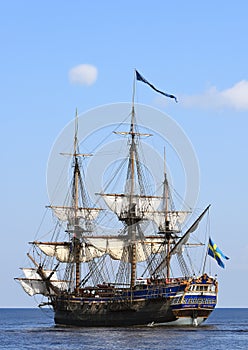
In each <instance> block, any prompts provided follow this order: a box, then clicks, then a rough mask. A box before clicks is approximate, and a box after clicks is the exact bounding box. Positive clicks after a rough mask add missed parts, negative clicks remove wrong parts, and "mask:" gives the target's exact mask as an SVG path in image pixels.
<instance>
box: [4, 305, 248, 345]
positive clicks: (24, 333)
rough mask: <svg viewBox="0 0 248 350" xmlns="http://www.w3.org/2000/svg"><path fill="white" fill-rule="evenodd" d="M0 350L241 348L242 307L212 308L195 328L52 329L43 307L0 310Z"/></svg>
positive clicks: (246, 312)
mask: <svg viewBox="0 0 248 350" xmlns="http://www.w3.org/2000/svg"><path fill="white" fill-rule="evenodd" d="M0 315H1V321H0V349H12V350H14V349H52V350H56V349H59V350H74V349H87V350H88V349H89V350H93V349H94V350H96V349H97V350H105V349H106V350H107V349H108V350H111V349H118V350H124V349H126V350H128V349H130V350H131V349H132V350H133V349H137V350H146V349H147V350H148V349H149V350H150V349H152V348H154V349H156V350H162V349H166V350H179V349H180V350H181V349H182V348H184V349H189V350H191V349H202V348H212V349H215V350H218V349H219V350H222V349H225V350H227V349H232V350H234V349H247V344H248V308H216V309H215V310H214V311H213V313H212V314H211V315H210V317H209V318H208V320H207V321H206V322H205V323H204V324H202V325H201V326H199V327H172V326H170V327H169V326H166V327H116V328H115V327H110V328H86V327H68V326H56V325H55V324H54V320H53V311H52V310H51V309H49V308H43V309H39V308H0Z"/></svg>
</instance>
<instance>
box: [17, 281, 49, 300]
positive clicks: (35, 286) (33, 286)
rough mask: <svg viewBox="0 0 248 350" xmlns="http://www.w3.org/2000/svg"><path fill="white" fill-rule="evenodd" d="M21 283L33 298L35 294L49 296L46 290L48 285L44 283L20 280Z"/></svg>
mask: <svg viewBox="0 0 248 350" xmlns="http://www.w3.org/2000/svg"><path fill="white" fill-rule="evenodd" d="M19 282H20V284H21V286H22V288H23V289H24V291H25V292H26V293H27V294H28V295H30V296H33V295H35V294H42V295H45V296H47V295H48V294H49V293H48V290H47V288H46V285H45V283H44V282H43V281H41V280H40V281H39V280H33V279H24V278H23V279H19Z"/></svg>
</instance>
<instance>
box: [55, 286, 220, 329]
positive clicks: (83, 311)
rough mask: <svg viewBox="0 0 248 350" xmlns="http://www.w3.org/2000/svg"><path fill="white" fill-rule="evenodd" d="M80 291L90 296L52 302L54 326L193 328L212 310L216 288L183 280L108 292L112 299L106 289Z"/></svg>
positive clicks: (57, 298) (62, 297) (56, 299)
mask: <svg viewBox="0 0 248 350" xmlns="http://www.w3.org/2000/svg"><path fill="white" fill-rule="evenodd" d="M191 286H192V287H191ZM194 289H196V290H194ZM203 289H204V290H203ZM200 290H201V292H200ZM81 292H82V294H86V293H85V292H87V293H88V292H90V293H89V294H91V296H90V295H89V296H88V297H82V296H75V295H74V296H72V295H66V294H65V295H63V296H60V297H56V298H54V299H52V306H53V308H54V320H55V323H56V324H58V325H73V326H80V327H123V326H125V327H126V326H161V325H166V326H170V325H171V326H174V325H191V326H196V325H199V324H201V323H202V322H204V321H205V320H206V319H207V318H208V316H209V315H210V313H211V312H212V311H213V309H214V308H215V305H216V293H217V286H216V281H214V280H211V282H209V283H204V284H202V283H197V284H195V283H193V284H191V282H190V281H188V282H187V281H183V282H180V283H167V284H164V285H163V284H162V285H159V286H147V285H142V289H140V286H139V288H138V290H135V291H132V292H131V291H118V293H116V291H115V290H113V289H112V290H111V292H112V293H115V294H116V296H111V295H109V294H110V290H109V289H103V286H101V287H99V288H98V289H91V290H87V289H86V290H82V291H81ZM93 292H94V293H93ZM92 294H94V296H93V297H92Z"/></svg>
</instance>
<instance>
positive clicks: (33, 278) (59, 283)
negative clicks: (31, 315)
mask: <svg viewBox="0 0 248 350" xmlns="http://www.w3.org/2000/svg"><path fill="white" fill-rule="evenodd" d="M22 271H23V273H24V275H25V278H17V280H18V281H19V283H20V284H21V286H22V288H23V289H24V291H25V292H26V293H27V294H28V295H30V296H33V295H35V294H42V295H45V296H48V295H52V294H54V291H53V290H52V288H48V287H47V284H46V282H45V281H43V280H42V278H41V276H40V275H39V274H38V273H37V270H36V269H34V268H22ZM42 272H43V274H44V275H45V277H49V276H50V275H51V274H52V275H51V278H50V279H49V283H50V284H51V285H52V287H55V288H58V289H60V290H66V289H67V287H68V282H67V281H64V280H58V277H57V273H56V271H53V270H43V271H42Z"/></svg>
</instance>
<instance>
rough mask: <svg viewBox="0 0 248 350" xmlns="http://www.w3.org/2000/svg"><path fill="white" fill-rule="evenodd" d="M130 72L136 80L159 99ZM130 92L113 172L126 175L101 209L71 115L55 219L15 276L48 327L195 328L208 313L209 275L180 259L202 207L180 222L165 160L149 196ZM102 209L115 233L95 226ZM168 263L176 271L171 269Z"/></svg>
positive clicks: (214, 288) (213, 297)
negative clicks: (67, 171)
mask: <svg viewBox="0 0 248 350" xmlns="http://www.w3.org/2000/svg"><path fill="white" fill-rule="evenodd" d="M135 73H136V79H137V80H140V81H143V82H144V83H146V84H148V85H150V86H151V87H152V88H153V89H155V90H156V91H158V92H160V93H162V92H161V91H159V90H157V89H156V88H154V86H153V85H151V84H150V83H149V82H148V81H146V80H145V79H144V78H143V77H142V76H141V75H140V74H139V73H138V72H137V71H135ZM142 79H143V80H142ZM134 94H135V82H134V89H133V101H132V107H131V113H130V124H129V129H128V130H127V131H125V130H124V131H123V130H121V131H115V134H117V136H119V137H123V138H124V142H125V143H127V146H128V150H127V157H126V159H125V162H124V161H123V164H122V165H121V166H119V167H118V169H117V171H116V173H114V174H112V178H113V179H117V177H118V176H119V175H120V173H121V174H122V172H123V171H124V174H125V175H124V176H123V175H120V178H121V179H124V181H123V187H122V190H121V191H120V190H119V191H115V190H114V189H113V187H111V182H110V181H109V182H108V184H107V186H105V188H104V190H102V191H99V193H98V194H97V198H98V200H97V201H96V202H97V203H102V204H101V206H99V205H97V204H96V203H92V200H91V198H90V196H89V195H88V192H87V186H86V183H85V178H84V171H83V169H82V166H83V162H82V160H84V158H86V157H91V156H94V155H93V154H88V153H80V150H79V142H78V115H77V113H76V116H75V131H74V141H73V152H72V153H63V155H64V156H69V157H71V158H72V172H71V175H72V176H71V177H72V180H71V185H70V191H69V193H68V195H67V196H66V200H65V202H64V203H63V205H61V206H59V205H53V204H51V205H49V206H48V207H49V209H51V210H52V213H53V216H55V218H56V225H55V229H54V231H53V234H52V237H51V239H50V240H49V241H40V240H35V241H33V242H31V249H30V251H29V253H28V257H29V261H30V263H31V265H32V266H31V267H27V268H26V267H25V268H22V271H23V274H24V276H22V277H18V278H16V280H17V281H18V282H19V283H20V284H21V286H22V287H23V289H24V291H25V292H26V293H27V294H29V295H30V296H33V295H36V294H40V295H42V296H43V297H44V298H45V301H43V302H42V303H41V304H40V306H45V305H50V306H51V308H52V309H53V311H54V320H55V323H56V324H63V325H75V326H83V327H101V326H103V327H106V326H134V325H153V326H156V325H195V326H197V325H199V324H201V323H202V322H203V321H205V320H206V319H207V318H208V316H209V315H210V313H211V312H212V311H213V310H214V308H215V306H216V303H217V293H218V283H217V280H216V278H214V277H211V276H210V275H209V274H208V273H207V272H206V271H205V270H204V269H205V265H206V264H205V263H204V265H203V270H202V271H201V273H200V274H199V272H198V274H196V273H195V271H194V269H193V268H192V264H191V263H190V262H189V263H188V262H187V261H188V260H189V261H190V256H189V254H188V248H189V247H190V246H191V247H192V246H193V245H194V244H193V245H192V244H190V238H191V236H192V234H193V233H195V232H197V228H198V225H199V224H200V222H201V221H202V219H203V218H206V217H207V215H206V214H207V213H208V211H209V207H210V206H208V207H207V208H206V209H205V210H203V211H202V212H201V213H200V215H199V216H198V217H197V218H196V219H195V221H193V222H192V223H191V225H189V226H187V225H185V222H186V220H187V218H188V217H189V216H190V215H191V210H189V209H187V210H176V209H175V208H174V204H173V199H172V193H171V187H170V185H169V181H168V177H167V171H166V162H165V156H164V178H163V183H162V186H161V188H162V191H161V193H154V192H152V191H151V189H149V176H147V175H146V170H147V169H146V167H145V166H144V164H145V163H144V160H143V159H141V153H140V139H141V138H146V137H151V136H152V135H151V134H148V133H142V132H140V131H139V126H138V123H137V122H136V111H135V103H134ZM163 94H165V93H163ZM165 95H166V96H167V97H172V98H175V97H174V96H173V95H168V94H165ZM126 139H127V142H126ZM124 163H125V164H124ZM124 165H125V166H124ZM147 184H148V186H146V185H147ZM106 211H110V212H111V213H112V214H111V215H113V216H115V218H116V219H117V221H118V222H119V224H118V228H116V230H113V231H114V233H113V232H111V233H110V232H109V231H108V230H106V231H107V232H99V230H98V229H97V225H98V222H99V221H100V220H101V217H104V215H105V212H106ZM120 227H121V229H120ZM204 244H205V243H201V244H198V245H199V246H201V248H202V247H204V249H205V254H204V261H205V259H206V256H207V252H208V250H209V246H208V245H207V244H205V245H204ZM194 248H195V247H194ZM186 250H187V253H185V251H186ZM186 258H187V259H186ZM173 260H177V262H178V266H179V268H180V270H181V273H180V274H179V273H178V274H177V275H176V274H175V273H174V272H173V269H172V264H173Z"/></svg>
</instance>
